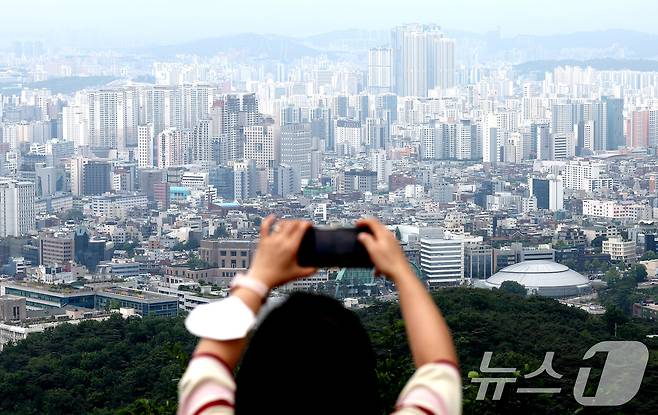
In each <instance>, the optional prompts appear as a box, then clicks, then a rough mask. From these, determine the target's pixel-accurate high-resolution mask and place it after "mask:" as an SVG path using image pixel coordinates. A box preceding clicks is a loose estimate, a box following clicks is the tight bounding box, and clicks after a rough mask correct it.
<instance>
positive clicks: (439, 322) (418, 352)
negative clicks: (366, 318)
mask: <svg viewBox="0 0 658 415" xmlns="http://www.w3.org/2000/svg"><path fill="white" fill-rule="evenodd" d="M358 225H360V226H367V227H368V228H370V230H371V231H372V235H369V234H367V233H361V234H359V241H360V242H361V243H362V244H363V245H364V246H365V247H366V249H367V250H368V253H369V254H370V258H371V259H372V262H373V263H374V264H375V270H376V272H377V273H378V274H382V275H384V276H386V277H387V278H389V279H391V280H392V281H393V282H394V283H395V285H396V287H397V289H398V294H399V298H400V308H401V310H402V317H403V318H404V322H405V326H406V329H407V337H408V339H409V346H410V348H411V353H412V355H413V358H414V362H415V364H416V367H421V366H423V365H424V364H426V363H431V362H437V361H444V362H449V363H453V364H455V365H457V354H456V353H455V346H454V343H453V341H452V336H451V334H450V329H449V328H448V325H447V324H446V322H445V320H444V318H443V316H442V315H441V312H440V311H439V309H438V308H437V306H436V304H434V301H433V300H432V297H431V296H430V295H429V293H428V292H427V289H426V288H425V286H424V285H423V283H422V282H421V281H420V280H419V279H418V277H417V276H416V274H415V273H414V271H413V270H412V269H411V266H410V265H409V262H408V261H407V259H406V257H405V256H404V253H403V252H402V249H401V248H400V244H399V243H398V241H397V239H395V236H394V235H393V233H392V232H390V231H389V230H388V229H386V227H384V226H383V225H382V224H381V223H379V222H378V221H377V220H375V219H362V220H360V221H359V222H358Z"/></svg>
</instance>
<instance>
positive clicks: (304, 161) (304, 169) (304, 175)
mask: <svg viewBox="0 0 658 415" xmlns="http://www.w3.org/2000/svg"><path fill="white" fill-rule="evenodd" d="M280 148H281V163H282V164H287V165H289V166H291V167H292V168H294V169H296V170H297V172H298V174H299V177H300V179H302V180H311V179H312V178H313V177H312V176H311V150H312V148H313V137H312V132H311V124H310V123H297V124H286V125H283V126H282V127H281V139H280Z"/></svg>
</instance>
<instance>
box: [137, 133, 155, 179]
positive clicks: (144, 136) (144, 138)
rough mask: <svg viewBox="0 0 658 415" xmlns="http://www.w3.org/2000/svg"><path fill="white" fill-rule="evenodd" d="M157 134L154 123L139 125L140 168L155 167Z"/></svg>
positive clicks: (138, 148)
mask: <svg viewBox="0 0 658 415" xmlns="http://www.w3.org/2000/svg"><path fill="white" fill-rule="evenodd" d="M155 150H156V146H155V136H154V133H153V124H146V125H140V126H139V127H137V163H138V166H139V167H140V168H149V167H153V166H154V164H155Z"/></svg>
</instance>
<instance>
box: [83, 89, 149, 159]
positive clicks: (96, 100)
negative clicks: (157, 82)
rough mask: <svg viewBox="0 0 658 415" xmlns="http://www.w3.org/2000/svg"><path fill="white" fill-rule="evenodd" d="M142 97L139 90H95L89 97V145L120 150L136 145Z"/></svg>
mask: <svg viewBox="0 0 658 415" xmlns="http://www.w3.org/2000/svg"><path fill="white" fill-rule="evenodd" d="M138 121H139V98H138V94H137V92H136V90H134V89H124V90H100V91H93V92H90V93H89V94H88V97H87V122H88V130H87V131H88V134H89V137H88V140H89V145H91V147H92V148H96V149H105V150H107V149H120V150H123V149H125V148H127V147H134V146H136V145H137V125H138Z"/></svg>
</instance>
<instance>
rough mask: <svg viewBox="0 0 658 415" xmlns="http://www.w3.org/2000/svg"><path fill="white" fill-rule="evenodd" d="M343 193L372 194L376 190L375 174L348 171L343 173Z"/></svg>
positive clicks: (363, 171)
mask: <svg viewBox="0 0 658 415" xmlns="http://www.w3.org/2000/svg"><path fill="white" fill-rule="evenodd" d="M343 176H344V180H343V192H344V193H351V192H374V191H376V190H377V172H375V171H372V170H348V171H346V172H345V173H344V175H343Z"/></svg>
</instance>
